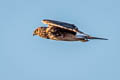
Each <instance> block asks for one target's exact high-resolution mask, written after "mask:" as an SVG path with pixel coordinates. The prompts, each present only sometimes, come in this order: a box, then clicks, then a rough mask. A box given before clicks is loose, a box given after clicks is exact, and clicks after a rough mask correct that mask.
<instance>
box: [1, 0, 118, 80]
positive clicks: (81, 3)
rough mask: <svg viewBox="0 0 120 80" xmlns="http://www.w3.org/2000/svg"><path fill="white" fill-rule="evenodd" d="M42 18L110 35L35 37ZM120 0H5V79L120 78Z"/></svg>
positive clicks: (3, 69)
mask: <svg viewBox="0 0 120 80" xmlns="http://www.w3.org/2000/svg"><path fill="white" fill-rule="evenodd" d="M42 19H54V20H58V21H65V22H69V23H73V24H75V25H76V26H78V28H79V29H80V30H82V31H84V32H86V33H88V34H90V35H92V36H97V37H105V38H108V39H109V40H107V41H103V40H92V41H89V42H86V43H82V42H62V41H53V40H47V39H42V38H40V37H38V36H35V37H33V36H32V33H33V31H34V30H35V29H36V28H37V27H38V26H47V25H44V24H42V23H41V20H42ZM119 34H120V0H2V1H0V35H1V36H0V37H1V38H0V80H120V42H119V41H120V36H119Z"/></svg>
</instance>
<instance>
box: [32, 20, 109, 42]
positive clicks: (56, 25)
mask: <svg viewBox="0 0 120 80" xmlns="http://www.w3.org/2000/svg"><path fill="white" fill-rule="evenodd" d="M42 22H43V23H45V24H48V27H38V28H37V29H36V30H35V31H34V33H33V35H38V36H40V37H42V38H46V39H52V40H60V41H82V42H87V41H89V40H90V39H100V40H107V39H105V38H97V37H91V36H89V35H88V34H85V33H83V32H81V31H79V30H78V28H77V27H76V26H75V25H73V24H69V23H65V22H60V21H55V20H46V19H45V20H43V21H42ZM77 32H78V33H80V34H81V35H77Z"/></svg>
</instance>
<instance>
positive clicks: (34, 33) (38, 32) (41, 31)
mask: <svg viewBox="0 0 120 80" xmlns="http://www.w3.org/2000/svg"><path fill="white" fill-rule="evenodd" d="M46 28H47V27H38V28H37V29H35V30H34V32H33V36H35V35H39V36H40V35H41V34H43V33H45V32H46Z"/></svg>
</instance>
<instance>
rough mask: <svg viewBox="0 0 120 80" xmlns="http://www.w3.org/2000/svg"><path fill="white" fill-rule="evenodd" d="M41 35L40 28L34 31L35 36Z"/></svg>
mask: <svg viewBox="0 0 120 80" xmlns="http://www.w3.org/2000/svg"><path fill="white" fill-rule="evenodd" d="M39 33H40V27H38V28H37V29H35V30H34V32H33V36H35V35H38V34H39Z"/></svg>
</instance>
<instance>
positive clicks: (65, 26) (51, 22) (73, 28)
mask: <svg viewBox="0 0 120 80" xmlns="http://www.w3.org/2000/svg"><path fill="white" fill-rule="evenodd" d="M42 22H43V23H44V24H48V27H59V28H62V29H66V30H70V31H73V32H78V33H81V34H85V33H83V32H82V31H80V30H78V27H76V26H75V25H74V24H70V23H66V22H61V21H56V20H49V19H44V20H42ZM85 35H87V34H85Z"/></svg>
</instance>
